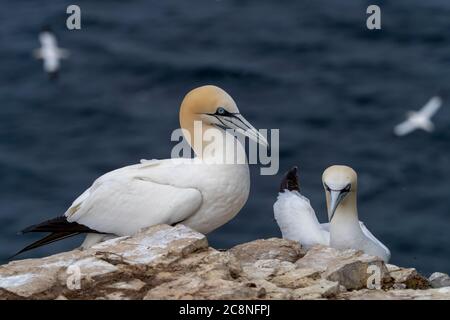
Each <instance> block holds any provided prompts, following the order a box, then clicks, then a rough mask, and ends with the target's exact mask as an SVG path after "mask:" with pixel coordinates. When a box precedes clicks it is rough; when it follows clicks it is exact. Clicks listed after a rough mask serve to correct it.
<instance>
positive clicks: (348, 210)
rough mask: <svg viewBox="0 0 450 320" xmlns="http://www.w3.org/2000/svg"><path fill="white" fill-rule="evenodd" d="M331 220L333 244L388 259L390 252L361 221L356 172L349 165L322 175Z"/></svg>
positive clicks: (334, 246)
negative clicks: (357, 204) (357, 198)
mask: <svg viewBox="0 0 450 320" xmlns="http://www.w3.org/2000/svg"><path fill="white" fill-rule="evenodd" d="M322 182H323V186H324V188H325V194H326V199H327V208H328V219H329V221H330V246H331V247H333V248H338V249H357V250H362V251H364V252H365V253H367V254H370V255H373V256H377V257H380V258H381V259H383V260H384V261H385V262H388V261H389V259H390V257H391V253H390V251H389V249H388V248H387V247H386V246H385V245H383V244H382V243H381V242H380V241H379V240H378V239H377V238H375V236H374V235H373V234H372V233H370V231H369V230H368V229H367V228H365V227H364V224H361V223H360V221H359V220H358V208H357V206H356V192H357V174H356V172H355V170H353V169H352V168H350V167H347V166H331V167H329V168H327V169H326V170H325V171H324V173H323V175H322Z"/></svg>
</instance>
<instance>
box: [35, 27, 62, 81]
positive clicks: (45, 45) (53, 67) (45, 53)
mask: <svg viewBox="0 0 450 320" xmlns="http://www.w3.org/2000/svg"><path fill="white" fill-rule="evenodd" d="M39 42H40V43H41V47H40V48H39V49H35V50H34V51H33V55H34V57H35V58H37V59H42V60H43V62H44V71H45V72H47V73H48V75H49V77H50V78H51V79H55V78H57V77H58V72H59V69H60V65H61V63H60V60H61V59H64V58H68V56H69V51H68V50H66V49H62V48H58V43H57V41H56V37H55V35H54V34H53V32H51V30H50V28H49V27H43V28H42V31H41V32H40V33H39Z"/></svg>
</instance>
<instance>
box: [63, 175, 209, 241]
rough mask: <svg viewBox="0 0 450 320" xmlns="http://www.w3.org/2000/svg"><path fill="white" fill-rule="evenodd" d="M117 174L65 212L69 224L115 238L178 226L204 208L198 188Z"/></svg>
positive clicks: (94, 185) (86, 193) (106, 177)
mask: <svg viewBox="0 0 450 320" xmlns="http://www.w3.org/2000/svg"><path fill="white" fill-rule="evenodd" d="M133 173H135V171H133V169H129V173H128V172H125V173H124V172H118V173H117V174H114V171H113V172H111V173H109V174H107V175H105V176H103V177H101V178H99V179H98V180H97V181H96V182H95V183H94V184H93V186H92V187H91V188H89V189H88V190H87V191H86V192H84V193H83V194H82V195H81V196H80V197H79V198H78V199H77V200H75V201H74V203H73V204H72V206H71V207H70V208H69V209H68V210H67V211H66V213H65V216H66V217H67V220H68V221H69V222H77V223H80V224H83V225H85V226H88V227H89V228H91V229H94V230H97V231H99V232H104V233H112V234H116V235H129V234H134V233H136V232H137V231H139V229H141V228H143V227H146V226H152V225H156V224H161V223H165V224H175V223H179V222H182V221H183V220H185V219H187V218H188V217H190V216H191V215H193V214H194V213H195V212H196V211H197V210H198V208H199V207H200V206H201V204H202V194H201V192H200V191H199V190H197V189H195V188H184V187H177V186H173V185H170V184H163V183H157V182H154V181H152V180H150V179H148V178H146V177H144V176H136V175H134V174H133Z"/></svg>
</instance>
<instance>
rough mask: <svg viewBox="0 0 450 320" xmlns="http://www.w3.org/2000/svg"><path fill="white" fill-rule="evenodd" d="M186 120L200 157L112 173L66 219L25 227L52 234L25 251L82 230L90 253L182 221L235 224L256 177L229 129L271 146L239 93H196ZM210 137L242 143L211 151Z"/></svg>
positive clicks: (183, 110)
mask: <svg viewBox="0 0 450 320" xmlns="http://www.w3.org/2000/svg"><path fill="white" fill-rule="evenodd" d="M179 115H180V125H181V128H182V129H184V131H183V134H184V136H185V138H186V140H187V142H188V143H189V144H190V146H191V147H192V149H193V150H194V152H195V154H196V158H193V159H191V158H178V159H165V160H148V161H141V163H140V164H135V165H131V166H127V167H123V168H120V169H117V170H114V171H111V172H108V173H106V174H104V175H103V176H101V177H99V178H98V179H97V180H96V181H95V182H94V183H93V184H92V186H91V187H90V188H89V189H87V190H86V191H85V192H84V193H83V194H81V195H80V196H79V197H78V198H77V199H76V200H75V201H74V202H73V204H72V205H71V206H70V207H69V208H68V209H67V211H66V212H65V213H64V215H63V216H61V217H58V218H55V219H52V220H49V221H45V222H43V223H40V224H37V225H34V226H31V227H28V228H26V229H25V230H23V233H28V232H50V235H48V236H46V237H44V238H43V239H41V240H39V241H37V242H35V243H33V244H31V245H29V246H27V247H26V248H24V249H23V250H21V251H20V252H19V253H21V252H24V251H27V250H31V249H33V248H37V247H40V246H42V245H45V244H47V243H51V242H54V241H58V240H60V239H63V238H66V237H70V236H73V235H76V234H79V233H87V234H88V235H87V237H86V239H85V241H84V242H83V244H82V248H88V247H90V246H92V245H94V244H96V243H98V242H100V241H103V240H104V239H106V238H111V237H114V236H124V235H132V234H134V233H136V232H137V231H139V230H140V229H141V228H144V227H148V226H152V225H157V224H169V225H174V224H178V223H182V224H184V225H186V226H188V227H190V228H192V229H194V230H196V231H198V232H201V233H204V234H206V233H209V232H211V231H213V230H214V229H216V228H218V227H220V226H222V225H223V224H225V223H226V222H228V221H229V220H231V219H232V218H233V217H234V216H235V215H236V214H237V213H238V212H239V211H240V210H241V208H242V207H243V206H244V204H245V203H246V201H247V198H248V195H249V190H250V174H249V168H248V164H247V161H246V155H245V148H244V146H242V145H241V143H240V142H238V140H239V139H236V136H235V135H234V134H232V133H230V132H229V129H234V130H237V131H239V132H241V133H242V134H244V135H246V136H247V137H249V139H252V140H254V141H257V142H258V143H259V144H261V145H263V146H264V147H267V141H266V139H265V137H264V136H262V135H261V134H260V133H259V132H258V131H257V130H256V129H255V128H254V127H253V126H252V125H251V124H250V123H249V122H248V121H247V120H245V118H244V117H243V116H242V115H241V114H240V112H239V109H238V107H237V106H236V103H235V102H234V100H233V99H232V98H231V96H230V95H228V93H226V92H225V91H224V90H222V89H220V88H218V87H215V86H211V85H209V86H203V87H199V88H197V89H194V90H192V91H191V92H189V93H188V94H187V95H186V97H185V98H184V100H183V102H182V104H181V107H180V114H179ZM198 123H201V125H202V126H201V131H200V134H201V136H200V142H201V143H195V141H196V139H197V138H196V137H195V136H194V134H198V132H196V131H194V130H195V126H196V125H197V124H198ZM206 133H213V134H214V135H215V136H216V137H220V138H222V139H223V141H225V142H226V144H225V145H227V146H228V145H230V144H229V143H230V142H232V143H235V145H236V148H237V150H234V148H222V147H225V145H222V144H220V143H219V144H217V145H216V147H217V148H216V149H214V150H213V152H211V153H210V152H209V151H207V150H208V149H209V150H210V148H209V146H210V145H211V144H210V143H211V141H210V140H206V139H202V137H203V136H204V135H205V134H206ZM231 145H233V144H231ZM210 151H211V150H210ZM230 152H231V153H234V152H236V154H237V155H238V156H239V155H241V156H243V159H240V160H239V161H236V163H233V164H230V163H228V162H227V163H225V162H223V160H222V159H224V156H229V153H230ZM227 159H230V158H227ZM242 160H243V161H242Z"/></svg>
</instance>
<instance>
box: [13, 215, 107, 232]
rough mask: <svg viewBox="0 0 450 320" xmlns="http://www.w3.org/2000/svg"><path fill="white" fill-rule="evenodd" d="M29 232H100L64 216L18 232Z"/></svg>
mask: <svg viewBox="0 0 450 320" xmlns="http://www.w3.org/2000/svg"><path fill="white" fill-rule="evenodd" d="M29 232H54V233H59V232H70V233H102V232H99V231H96V230H93V229H91V228H89V227H87V226H85V225H82V224H79V223H77V222H69V221H67V218H66V217H65V216H60V217H57V218H53V219H50V220H47V221H44V222H41V223H38V224H35V225H32V226H29V227H28V228H25V229H23V230H22V231H21V232H20V233H22V234H23V233H29Z"/></svg>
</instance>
